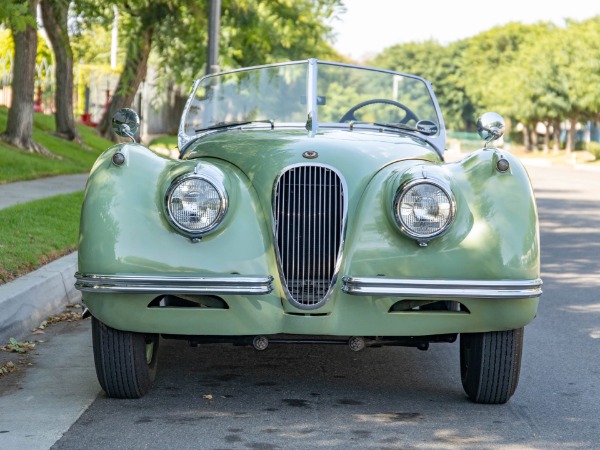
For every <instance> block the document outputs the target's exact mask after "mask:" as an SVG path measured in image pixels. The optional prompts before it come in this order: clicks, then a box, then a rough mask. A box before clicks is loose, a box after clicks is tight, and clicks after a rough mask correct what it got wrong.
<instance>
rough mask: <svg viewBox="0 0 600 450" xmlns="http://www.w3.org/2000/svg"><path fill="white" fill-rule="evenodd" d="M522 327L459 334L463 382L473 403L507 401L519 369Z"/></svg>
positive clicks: (515, 384)
mask: <svg viewBox="0 0 600 450" xmlns="http://www.w3.org/2000/svg"><path fill="white" fill-rule="evenodd" d="M522 352H523V328H519V329H517V330H510V331H494V332H488V333H472V334H464V333H463V334H461V335H460V372H461V379H462V385H463V388H464V390H465V392H466V393H467V395H468V396H469V398H470V399H471V400H472V401H474V402H475V403H488V404H500V403H506V402H507V401H508V400H509V399H510V397H512V395H513V394H514V393H515V390H516V389H517V384H518V383H519V374H520V371H521V354H522Z"/></svg>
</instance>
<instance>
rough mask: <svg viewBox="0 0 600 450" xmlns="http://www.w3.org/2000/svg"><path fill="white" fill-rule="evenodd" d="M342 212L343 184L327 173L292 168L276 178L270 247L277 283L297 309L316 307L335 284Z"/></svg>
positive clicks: (321, 169) (312, 167)
mask: <svg viewBox="0 0 600 450" xmlns="http://www.w3.org/2000/svg"><path fill="white" fill-rule="evenodd" d="M344 210H345V208H344V189H343V185H342V180H341V179H340V177H339V176H338V175H337V174H336V173H335V172H334V171H333V170H332V169H329V168H327V167H324V166H320V165H303V166H295V167H292V168H291V169H289V170H287V171H286V172H285V173H283V175H281V177H280V178H279V180H278V182H277V185H276V186H275V192H274V198H273V215H274V223H275V242H276V245H277V252H278V258H279V264H280V269H281V272H282V273H281V275H282V279H283V282H284V283H285V286H286V288H287V291H288V293H289V297H290V300H291V301H292V303H294V304H296V306H299V307H303V308H306V309H310V308H316V307H318V306H320V304H321V303H323V302H324V301H325V299H326V296H327V293H328V291H329V289H330V287H331V286H332V284H333V283H334V282H335V279H334V277H335V274H336V266H337V260H338V255H339V252H340V246H341V243H342V230H343V221H344Z"/></svg>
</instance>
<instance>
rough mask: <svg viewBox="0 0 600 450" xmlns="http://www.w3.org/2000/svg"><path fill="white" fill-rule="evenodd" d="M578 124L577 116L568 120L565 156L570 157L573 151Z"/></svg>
mask: <svg viewBox="0 0 600 450" xmlns="http://www.w3.org/2000/svg"><path fill="white" fill-rule="evenodd" d="M578 123H579V114H576V115H575V116H573V117H571V118H570V119H569V125H570V126H569V132H568V133H567V146H566V150H567V155H570V154H571V152H572V151H573V150H575V140H576V138H577V124H578Z"/></svg>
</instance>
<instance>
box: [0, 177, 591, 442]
mask: <svg viewBox="0 0 600 450" xmlns="http://www.w3.org/2000/svg"><path fill="white" fill-rule="evenodd" d="M529 172H530V175H531V177H532V180H533V182H534V186H535V189H536V196H537V199H538V207H539V215H540V218H541V233H542V277H543V279H544V295H543V296H542V299H541V303H540V308H539V312H538V317H537V318H536V319H535V321H534V322H533V323H532V324H531V325H529V326H528V327H527V328H526V331H525V349H524V355H523V367H522V371H521V379H520V383H519V387H518V389H517V392H516V394H515V395H514V397H513V398H512V399H511V401H510V402H509V403H508V404H506V405H497V406H487V405H476V404H473V403H470V402H469V401H468V400H467V399H466V397H465V396H464V394H463V391H462V387H461V384H460V375H459V355H458V343H455V344H433V345H432V346H431V347H430V350H429V351H427V352H422V351H419V350H416V349H407V348H382V349H368V350H365V351H363V352H360V353H353V352H350V351H349V350H348V349H347V348H345V347H333V346H326V347H317V346H306V345H297V346H281V347H273V348H270V349H268V350H267V351H265V352H260V353H259V352H255V351H254V350H252V349H249V348H244V347H233V346H226V345H221V346H213V345H210V346H203V347H200V348H190V347H188V346H187V345H186V343H185V342H178V341H165V340H163V341H162V342H161V345H162V348H161V357H160V360H159V372H158V375H157V379H156V382H155V386H154V388H153V390H152V391H151V392H150V393H149V394H148V395H147V396H146V397H144V398H143V399H140V400H112V399H107V398H106V397H105V396H104V395H103V394H100V396H99V397H98V398H97V399H96V400H95V401H94V402H93V403H92V404H91V406H90V407H89V408H88V409H87V410H86V411H85V412H84V413H83V414H82V415H81V416H80V417H79V419H78V420H77V421H76V422H75V423H74V424H73V425H72V426H71V427H70V428H69V429H68V431H67V432H66V433H65V434H64V435H63V437H62V438H61V439H60V440H58V441H57V442H56V443H55V445H54V446H53V447H52V448H53V449H81V448H105V449H109V448H110V449H118V448H128V449H129V448H131V449H142V448H149V449H162V448H178V449H226V448H227V449H247V448H250V449H274V448H294V449H297V448H306V449H313V448H339V449H345V448H353V447H354V448H384V449H395V448H398V449H417V448H418V449H502V450H504V449H512V448H515V449H516V448H518V449H528V450H533V449H540V450H541V449H597V448H600V418H599V416H600V382H599V380H600V289H599V287H600V257H599V255H600V229H599V228H598V224H599V223H600V172H584V171H574V170H572V169H570V168H539V167H530V168H529ZM88 325H89V323H88V324H86V325H84V326H88ZM81 346H82V348H83V347H86V351H87V349H89V340H84V341H83V342H82V343H81ZM67 373H68V372H67ZM1 404H2V402H1V398H0V405H1ZM58 407H60V400H59V399H57V408H58ZM1 420H2V419H0V423H1ZM1 428H2V427H1V426H0V429H1ZM0 441H1V435H0Z"/></svg>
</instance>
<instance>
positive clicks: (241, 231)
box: [79, 144, 276, 276]
mask: <svg viewBox="0 0 600 450" xmlns="http://www.w3.org/2000/svg"><path fill="white" fill-rule="evenodd" d="M117 150H119V151H120V152H121V153H123V154H124V156H125V163H124V164H123V165H121V166H116V165H114V164H113V163H112V162H111V157H112V155H113V154H114V153H115V152H116V151H117ZM197 164H198V161H180V160H173V159H169V158H164V157H161V156H159V155H156V154H154V153H153V152H151V151H150V150H148V149H147V148H145V147H143V146H141V145H137V144H121V145H119V146H116V147H112V148H111V149H109V150H107V151H106V152H105V153H104V154H103V155H102V156H101V157H100V158H99V159H98V161H97V162H96V164H95V165H94V168H93V169H92V172H91V174H90V177H89V179H88V183H87V187H86V192H85V198H84V203H83V208H82V214H81V224H80V238H79V272H80V273H83V274H138V273H143V274H153V273H156V274H163V275H186V274H194V275H196V276H201V275H210V274H245V275H266V274H269V273H273V272H274V268H275V267H276V263H275V261H274V258H273V256H272V255H273V254H274V252H273V251H272V239H271V238H270V232H269V229H268V228H267V224H268V223H270V216H269V215H268V214H265V212H264V211H263V210H262V208H261V206H260V202H259V201H258V199H257V195H256V191H255V190H254V188H253V187H252V185H251V183H250V182H249V180H248V179H247V178H246V177H245V176H244V175H243V174H242V173H241V172H240V171H239V170H238V169H237V168H235V167H234V166H232V165H231V164H229V163H227V162H224V161H222V160H217V159H204V160H203V162H202V164H209V165H211V166H212V167H213V168H214V169H216V170H218V171H219V172H220V173H222V174H223V180H224V184H225V188H226V190H227V192H228V195H229V198H230V207H229V210H228V211H227V214H226V216H225V218H224V219H223V223H221V225H220V226H218V227H217V228H216V229H215V230H214V231H213V232H211V233H210V234H208V235H206V236H203V238H202V239H201V240H200V241H199V242H196V243H195V242H193V241H192V240H191V239H190V238H189V237H187V236H184V235H182V234H180V233H179V232H178V231H176V230H175V229H174V228H173V227H172V226H171V225H170V224H169V221H168V220H167V217H166V213H165V208H164V196H165V192H166V191H167V188H168V186H169V184H170V183H171V181H172V180H173V179H174V178H175V177H177V176H178V175H181V174H183V173H185V172H191V171H193V170H194V168H195V167H196V165H197ZM234 217H238V218H239V217H243V218H244V220H234V219H233V218H234Z"/></svg>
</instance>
